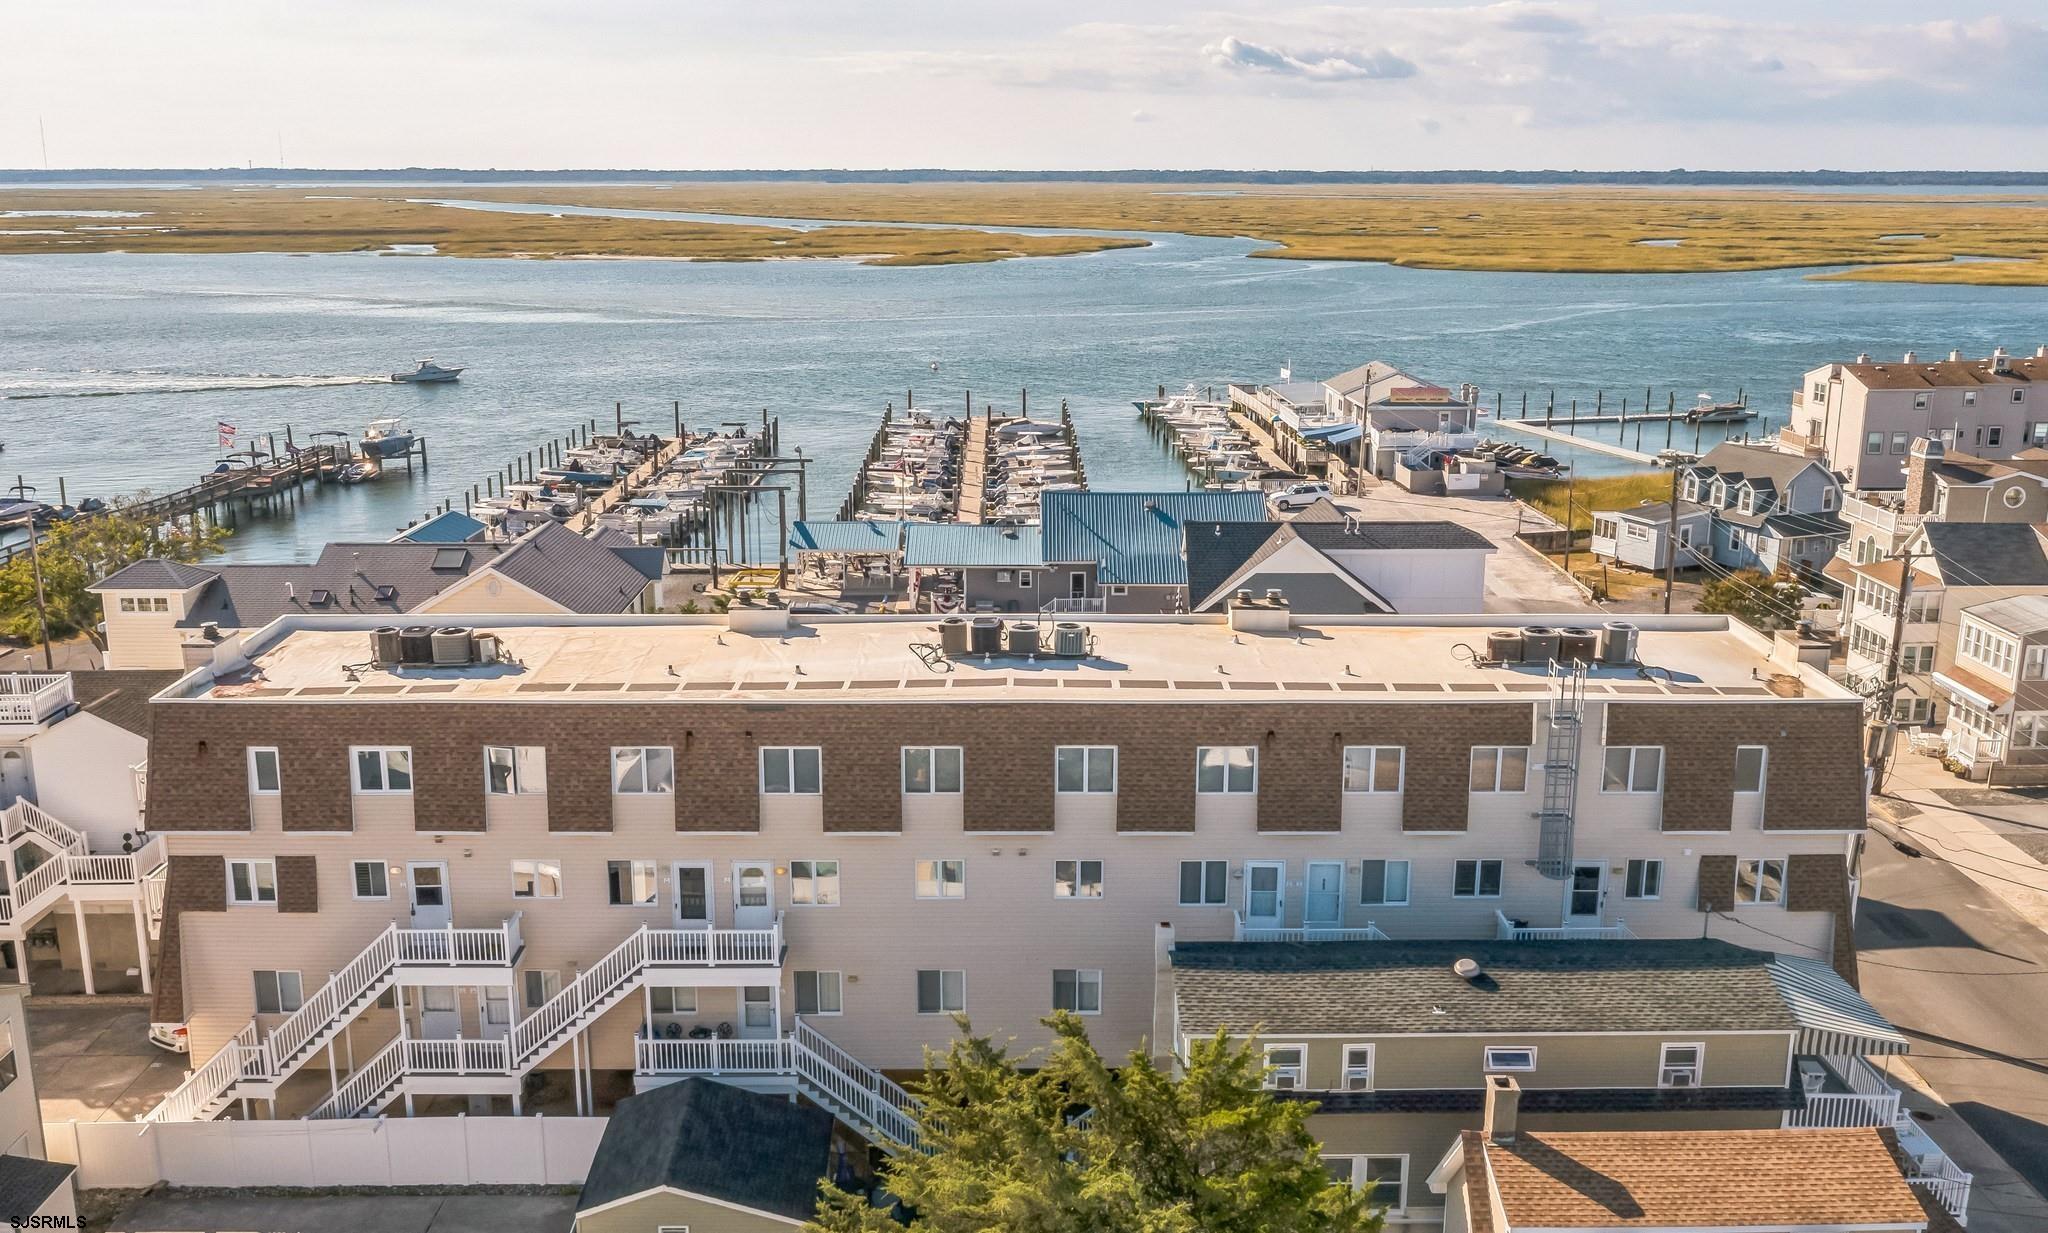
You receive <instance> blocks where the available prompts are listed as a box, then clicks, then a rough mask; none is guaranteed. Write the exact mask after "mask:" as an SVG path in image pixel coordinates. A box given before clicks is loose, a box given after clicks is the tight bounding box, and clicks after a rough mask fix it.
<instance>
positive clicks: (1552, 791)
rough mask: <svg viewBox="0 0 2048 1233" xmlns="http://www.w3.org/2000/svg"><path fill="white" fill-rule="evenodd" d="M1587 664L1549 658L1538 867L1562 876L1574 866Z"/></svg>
mask: <svg viewBox="0 0 2048 1233" xmlns="http://www.w3.org/2000/svg"><path fill="white" fill-rule="evenodd" d="M1585 706H1586V665H1585V664H1583V663H1580V662H1578V661H1576V660H1574V661H1573V662H1571V663H1569V664H1560V663H1558V662H1557V661H1556V660H1551V661H1550V719H1549V727H1548V730H1547V731H1546V733H1545V735H1544V745H1543V807H1542V808H1541V810H1539V811H1538V812H1537V815H1536V817H1537V820H1538V823H1539V829H1538V832H1537V839H1536V871H1537V872H1538V873H1540V874H1542V875H1543V876H1544V877H1546V878H1562V877H1564V876H1565V875H1566V874H1568V873H1570V872H1571V865H1572V806H1573V802H1574V801H1575V800H1577V798H1578V791H1579V732H1580V727H1581V720H1582V718H1583V715H1584V712H1585Z"/></svg>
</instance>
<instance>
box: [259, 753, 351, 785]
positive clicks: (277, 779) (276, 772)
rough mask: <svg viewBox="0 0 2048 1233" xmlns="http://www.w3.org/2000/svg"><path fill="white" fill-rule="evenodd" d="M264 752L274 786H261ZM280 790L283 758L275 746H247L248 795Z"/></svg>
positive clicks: (282, 775)
mask: <svg viewBox="0 0 2048 1233" xmlns="http://www.w3.org/2000/svg"><path fill="white" fill-rule="evenodd" d="M264 754H269V755H270V778H271V780H272V782H273V783H274V784H275V786H274V787H269V788H266V787H264V786H263V772H262V770H261V769H260V764H261V763H262V761H263V755H264ZM350 777H351V779H353V777H354V776H353V772H351V776H350ZM282 791H284V758H283V756H282V755H280V754H279V753H278V749H277V746H275V745H251V746H249V795H250V796H276V795H278V794H279V793H280V792H282Z"/></svg>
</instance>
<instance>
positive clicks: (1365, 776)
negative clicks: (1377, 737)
mask: <svg viewBox="0 0 2048 1233" xmlns="http://www.w3.org/2000/svg"><path fill="white" fill-rule="evenodd" d="M1401 752H1402V751H1401V747H1400V746H1399V745H1352V746H1348V747H1347V748H1346V749H1345V750H1344V790H1345V791H1346V792H1399V791H1400V790H1401Z"/></svg>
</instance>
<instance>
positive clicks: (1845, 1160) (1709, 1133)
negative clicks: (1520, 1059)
mask: <svg viewBox="0 0 2048 1233" xmlns="http://www.w3.org/2000/svg"><path fill="white" fill-rule="evenodd" d="M1533 1094H1534V1093H1530V1092H1526V1091H1522V1090H1519V1089H1518V1087H1517V1084H1516V1082H1515V1079H1514V1078H1513V1077H1512V1076H1508V1075H1495V1076H1493V1078H1492V1084H1491V1086H1489V1088H1488V1090H1487V1106H1486V1117H1485V1126H1484V1127H1483V1128H1481V1129H1479V1130H1466V1131H1463V1132H1461V1133H1460V1134H1459V1135H1457V1136H1456V1137H1455V1138H1454V1139H1453V1140H1452V1141H1451V1146H1450V1150H1449V1151H1448V1152H1445V1153H1443V1155H1442V1157H1441V1158H1440V1159H1438V1160H1437V1162H1436V1167H1435V1168H1434V1169H1432V1170H1431V1171H1430V1173H1429V1178H1428V1188H1429V1191H1430V1193H1431V1194H1432V1195H1439V1196H1442V1199H1443V1217H1444V1219H1443V1233H1563V1231H1565V1230H1569V1231H1570V1233H1628V1231H1639V1230H1656V1231H1657V1233H1684V1231H1686V1230H1697V1231H1698V1233H1735V1231H1737V1230H1742V1231H1744V1233H1748V1231H1750V1230H1755V1231H1757V1233H1762V1231H1764V1230H1769V1233H1927V1231H1929V1230H1935V1231H1936V1233H1949V1231H1952V1230H1955V1229H1956V1228H1957V1226H1956V1225H1955V1223H1954V1222H1953V1220H1952V1219H1950V1218H1948V1217H1945V1216H1943V1215H1941V1214H1940V1213H1939V1212H1938V1211H1933V1212H1931V1211H1929V1209H1928V1207H1927V1205H1925V1204H1923V1203H1922V1201H1921V1199H1920V1198H1919V1197H1918V1196H1916V1195H1915V1193H1914V1190H1915V1187H1913V1186H1909V1185H1908V1184H1907V1181H1906V1178H1905V1177H1904V1176H1902V1175H1901V1172H1900V1164H1899V1158H1898V1156H1897V1154H1896V1153H1895V1151H1894V1148H1893V1144H1892V1143H1891V1142H1888V1141H1887V1139H1886V1137H1885V1136H1886V1134H1887V1131H1885V1130H1882V1129H1879V1128H1877V1127H1872V1126H1864V1127H1853V1128H1848V1129H1840V1130H1640V1129H1626V1130H1595V1131H1562V1132H1561V1131H1557V1130H1551V1129H1538V1128H1537V1126H1536V1125H1534V1124H1532V1123H1533V1122H1534V1121H1535V1119H1534V1118H1533V1117H1532V1115H1531V1113H1530V1111H1529V1109H1530V1101H1529V1098H1530V1096H1531V1095H1533ZM1518 1105H1519V1106H1520V1107H1519V1109H1518V1108H1517V1106H1518Z"/></svg>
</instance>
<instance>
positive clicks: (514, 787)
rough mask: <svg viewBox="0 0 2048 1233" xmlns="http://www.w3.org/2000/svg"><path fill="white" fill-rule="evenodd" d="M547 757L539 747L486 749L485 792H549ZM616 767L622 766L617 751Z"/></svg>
mask: <svg viewBox="0 0 2048 1233" xmlns="http://www.w3.org/2000/svg"><path fill="white" fill-rule="evenodd" d="M547 756H548V751H547V750H546V749H544V748H542V747H541V746H539V745H486V746H484V790H485V791H487V792H489V793H490V794H491V795H493V796H528V795H534V794H537V793H541V792H545V791H547V790H548V772H547ZM612 765H613V767H614V768H616V767H617V765H618V753H617V751H613V754H612ZM614 778H616V774H614ZM615 790H616V789H615Z"/></svg>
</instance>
